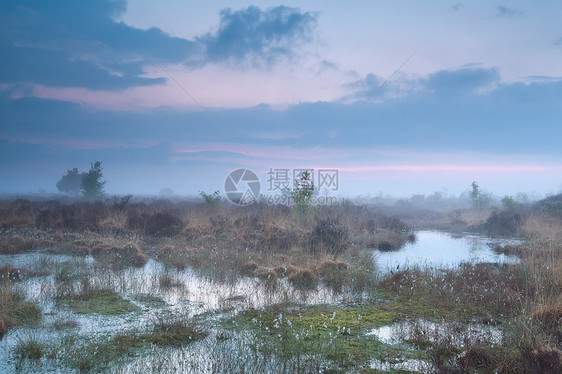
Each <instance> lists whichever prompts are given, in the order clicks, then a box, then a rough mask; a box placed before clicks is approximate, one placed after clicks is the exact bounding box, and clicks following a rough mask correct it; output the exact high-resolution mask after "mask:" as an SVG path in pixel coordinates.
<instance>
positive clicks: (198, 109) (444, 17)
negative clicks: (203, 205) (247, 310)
mask: <svg viewBox="0 0 562 374" xmlns="http://www.w3.org/2000/svg"><path fill="white" fill-rule="evenodd" d="M561 16H562V3H561V2H559V1H546V0H545V1H542V2H541V4H540V6H537V3H535V2H530V1H518V0H512V1H503V2H490V1H487V0H486V1H484V0H471V1H460V2H459V1H440V0H436V1H431V2H420V1H416V0H410V1H402V0H399V1H390V0H389V1H374V0H370V1H359V0H358V1H347V2H335V1H299V2H296V1H285V2H282V3H279V2H272V1H260V2H248V1H236V0H235V1H213V2H202V1H187V0H167V1H159V2H154V1H148V0H129V1H124V0H118V1H113V0H92V1H87V2H84V1H80V2H79V1H72V0H53V1H49V2H46V1H42V0H17V1H16V0H3V1H2V2H0V56H2V58H1V59H0V175H1V176H2V177H1V178H0V193H29V192H32V193H34V192H37V191H46V192H53V193H54V192H56V191H57V190H56V187H55V185H56V182H57V181H58V180H59V179H60V178H61V177H62V176H63V175H64V174H66V171H67V170H68V169H72V168H78V169H79V170H80V171H87V170H88V169H89V167H90V164H91V163H92V162H94V161H98V160H99V161H102V163H103V164H102V165H103V168H104V169H103V170H104V176H105V179H106V180H107V184H106V192H107V193H108V194H126V193H133V194H137V195H142V194H159V193H160V192H161V191H162V190H163V189H171V190H172V191H174V192H175V193H176V194H178V195H196V194H197V193H198V192H199V191H206V192H213V191H215V190H219V191H220V192H221V193H224V183H225V180H226V178H227V176H228V174H229V173H230V172H231V171H233V170H235V169H240V168H245V169H250V170H252V171H253V172H254V173H255V174H256V175H257V176H258V178H259V179H260V181H261V192H262V193H264V194H271V193H276V191H275V190H274V189H273V187H271V186H272V185H273V184H274V183H273V182H272V180H277V179H278V178H281V177H280V176H282V175H291V173H292V172H294V171H295V170H301V169H313V170H314V172H313V176H314V177H315V178H316V181H315V183H316V184H317V186H319V187H320V178H321V177H320V173H321V171H324V170H328V171H330V172H331V173H333V171H334V170H336V171H337V182H338V183H337V185H334V184H326V185H324V186H323V189H324V190H323V193H324V194H332V195H337V196H349V197H352V196H379V195H381V194H384V195H391V196H400V197H407V196H409V195H411V194H414V193H416V194H420V193H421V194H431V193H432V192H434V191H441V192H444V193H446V194H450V195H458V194H460V193H462V192H464V191H466V190H468V189H469V188H470V184H471V183H472V181H477V182H478V183H479V185H480V186H481V188H482V189H484V190H487V191H490V192H493V193H494V194H496V195H497V196H503V195H506V194H512V195H515V194H516V193H517V192H527V193H533V194H538V195H545V194H551V193H557V192H560V191H561V190H562V151H561V149H562V147H561V146H560V143H561V141H560V139H562V126H561V125H562V26H560V18H561ZM287 173H288V174H287ZM324 181H326V180H324ZM321 190H322V189H321ZM168 191H169V190H168Z"/></svg>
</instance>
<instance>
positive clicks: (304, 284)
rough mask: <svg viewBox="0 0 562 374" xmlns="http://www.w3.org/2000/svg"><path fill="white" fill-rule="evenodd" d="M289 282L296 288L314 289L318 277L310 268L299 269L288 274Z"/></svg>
mask: <svg viewBox="0 0 562 374" xmlns="http://www.w3.org/2000/svg"><path fill="white" fill-rule="evenodd" d="M289 282H291V284H292V285H293V287H295V288H296V289H298V290H303V291H304V290H314V289H316V285H317V284H318V279H317V278H316V276H315V275H314V272H313V271H312V270H311V269H299V270H297V271H296V272H294V273H293V274H291V275H290V276H289Z"/></svg>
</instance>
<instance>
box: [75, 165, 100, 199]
mask: <svg viewBox="0 0 562 374" xmlns="http://www.w3.org/2000/svg"><path fill="white" fill-rule="evenodd" d="M102 171H103V168H102V167H101V162H100V161H96V162H94V163H92V164H90V171H88V173H86V175H84V177H83V178H82V183H81V184H80V190H81V191H82V194H83V195H84V197H86V198H88V199H100V198H102V197H103V196H104V195H105V191H104V190H103V187H104V186H105V183H106V181H104V180H102V178H103V172H102Z"/></svg>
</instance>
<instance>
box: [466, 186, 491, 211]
mask: <svg viewBox="0 0 562 374" xmlns="http://www.w3.org/2000/svg"><path fill="white" fill-rule="evenodd" d="M471 187H472V191H470V199H471V200H472V206H473V207H475V208H479V209H483V208H486V207H487V206H489V205H490V203H491V202H492V198H493V196H492V194H491V193H489V192H484V193H483V192H480V186H478V183H476V182H472V184H471Z"/></svg>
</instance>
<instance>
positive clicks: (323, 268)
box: [318, 259, 349, 292]
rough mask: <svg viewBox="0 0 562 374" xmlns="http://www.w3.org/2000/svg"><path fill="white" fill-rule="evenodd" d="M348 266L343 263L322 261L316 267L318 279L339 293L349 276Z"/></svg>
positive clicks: (328, 260)
mask: <svg viewBox="0 0 562 374" xmlns="http://www.w3.org/2000/svg"><path fill="white" fill-rule="evenodd" d="M348 268H349V265H348V264H347V263H346V262H343V261H333V260H330V259H325V260H323V261H322V262H321V263H320V265H319V266H318V273H319V274H320V279H321V280H322V282H324V284H326V285H327V286H328V287H330V288H331V289H332V290H334V292H341V290H342V287H343V285H344V283H345V281H346V279H347V278H348V276H349V271H348Z"/></svg>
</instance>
